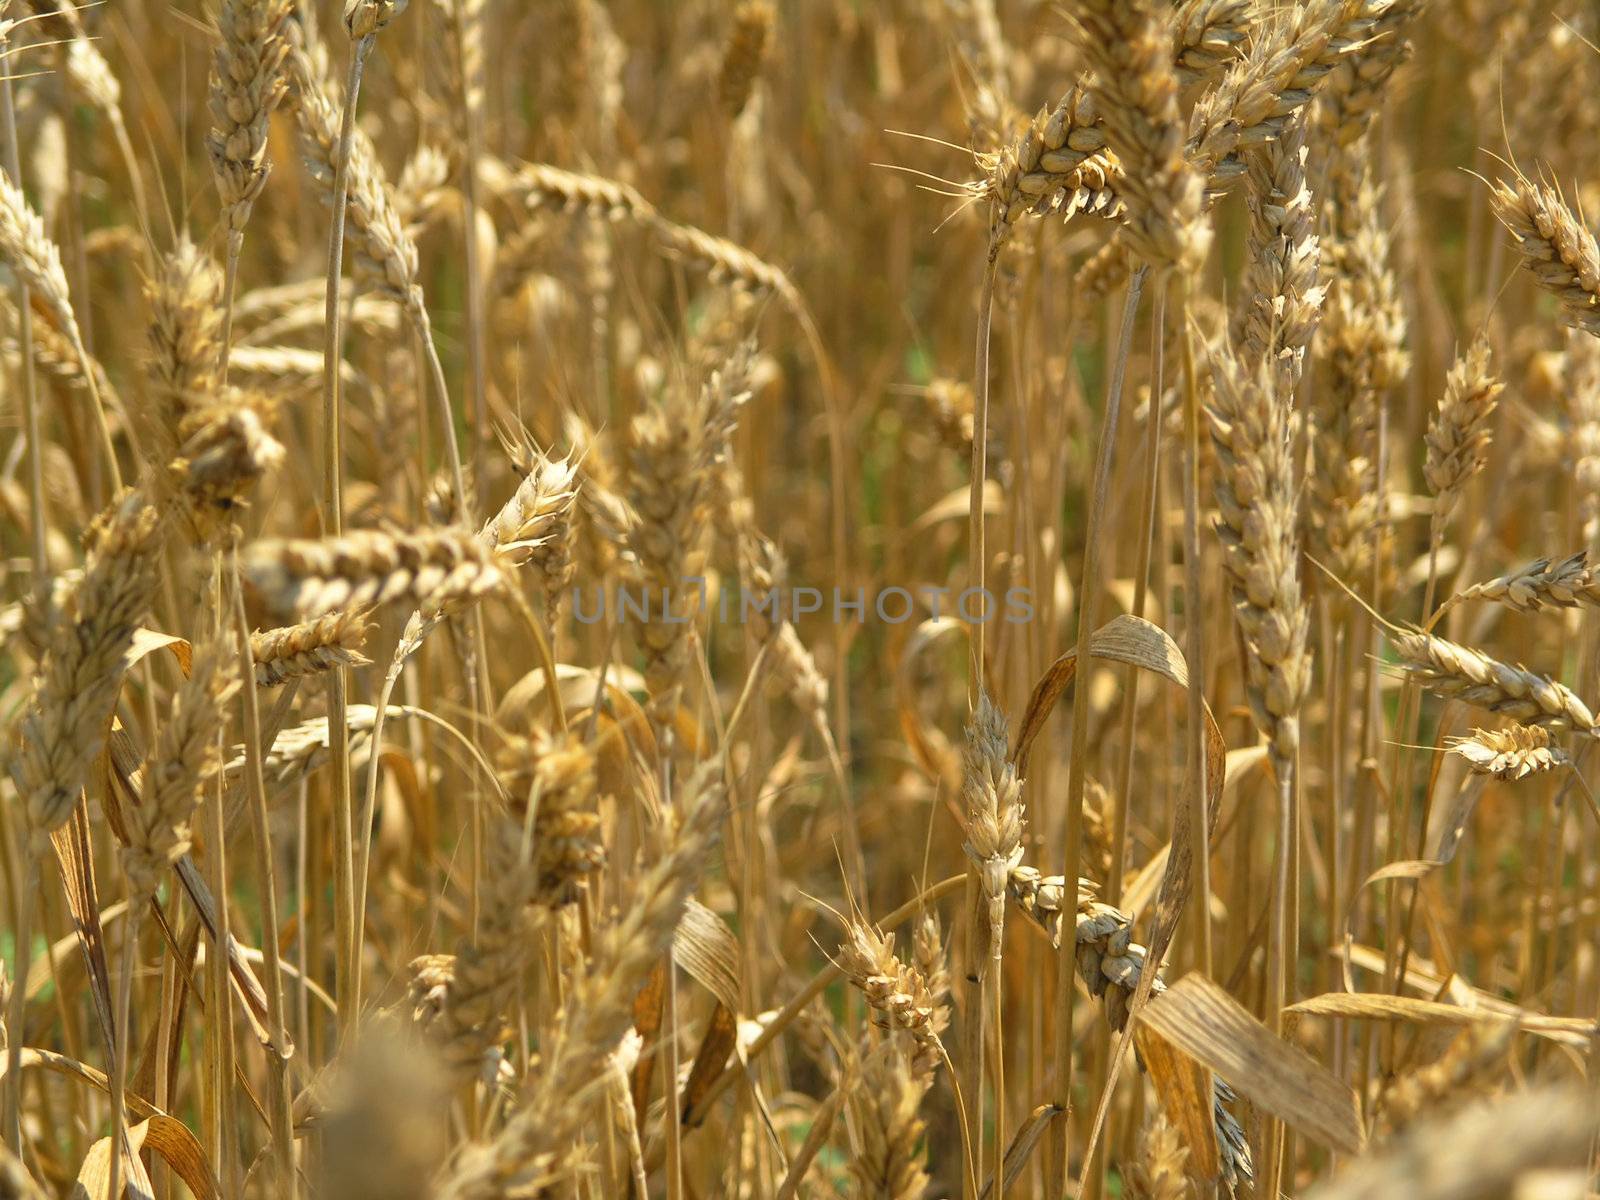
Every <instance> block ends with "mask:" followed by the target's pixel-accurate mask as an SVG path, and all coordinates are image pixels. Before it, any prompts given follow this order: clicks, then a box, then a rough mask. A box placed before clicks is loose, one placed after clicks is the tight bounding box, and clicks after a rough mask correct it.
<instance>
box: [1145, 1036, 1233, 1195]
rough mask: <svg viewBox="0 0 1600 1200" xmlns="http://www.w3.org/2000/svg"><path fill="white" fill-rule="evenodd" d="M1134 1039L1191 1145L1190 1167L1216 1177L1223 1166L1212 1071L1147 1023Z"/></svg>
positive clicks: (1171, 1118) (1165, 1104)
mask: <svg viewBox="0 0 1600 1200" xmlns="http://www.w3.org/2000/svg"><path fill="white" fill-rule="evenodd" d="M1134 1040H1135V1042H1136V1043H1137V1044H1138V1047H1139V1056H1140V1058H1141V1059H1142V1060H1143V1061H1144V1067H1145V1071H1146V1073H1147V1074H1148V1075H1149V1077H1150V1081H1151V1083H1153V1084H1155V1089H1156V1095H1157V1096H1158V1097H1160V1100H1161V1107H1162V1109H1163V1111H1165V1112H1166V1114H1167V1120H1169V1121H1171V1122H1172V1124H1173V1126H1174V1127H1175V1128H1176V1129H1177V1131H1178V1135H1179V1136H1180V1137H1181V1138H1183V1144H1184V1146H1186V1147H1187V1148H1188V1151H1189V1155H1188V1162H1189V1164H1190V1169H1191V1170H1192V1171H1193V1172H1194V1174H1195V1176H1196V1177H1197V1178H1200V1179H1215V1178H1216V1177H1217V1175H1218V1174H1219V1173H1220V1171H1221V1169H1222V1167H1221V1163H1220V1161H1219V1159H1218V1156H1217V1131H1216V1116H1215V1113H1214V1110H1213V1106H1214V1104H1215V1101H1214V1099H1213V1088H1212V1080H1211V1072H1210V1071H1208V1070H1206V1069H1205V1067H1203V1066H1202V1065H1201V1064H1200V1063H1199V1062H1197V1061H1196V1060H1195V1059H1194V1058H1192V1057H1190V1056H1189V1055H1188V1054H1185V1053H1183V1052H1181V1051H1180V1050H1179V1049H1178V1048H1177V1047H1176V1046H1174V1045H1173V1044H1172V1043H1171V1042H1169V1041H1167V1040H1166V1039H1165V1038H1162V1037H1158V1036H1156V1035H1155V1034H1154V1033H1152V1032H1151V1031H1150V1030H1149V1029H1148V1028H1146V1027H1145V1026H1143V1025H1141V1026H1140V1027H1139V1028H1137V1029H1136V1030H1135V1031H1134Z"/></svg>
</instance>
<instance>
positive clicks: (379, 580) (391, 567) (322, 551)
mask: <svg viewBox="0 0 1600 1200" xmlns="http://www.w3.org/2000/svg"><path fill="white" fill-rule="evenodd" d="M243 567H244V572H245V577H246V578H247V579H249V580H250V582H251V583H252V584H254V585H255V587H256V588H257V589H258V590H259V591H260V592H261V594H262V596H263V597H264V598H265V599H266V600H267V602H268V603H269V604H270V605H272V606H273V607H274V608H275V609H277V610H278V611H281V612H295V613H299V614H301V615H303V616H308V617H315V616H321V615H322V614H324V613H329V612H333V611H335V610H338V609H353V608H372V607H376V606H377V605H380V604H387V603H390V602H391V601H396V600H403V601H405V602H406V603H409V604H412V605H414V606H416V607H420V608H442V607H443V606H444V605H446V604H448V603H450V602H451V601H454V600H458V599H463V598H470V597H475V596H481V595H483V594H484V593H486V592H489V591H491V590H493V589H494V588H495V587H496V586H497V585H498V584H499V582H500V570H499V567H498V566H497V565H496V560H495V557H494V555H493V553H492V552H491V551H490V550H489V549H488V548H487V547H486V546H484V544H483V543H482V542H481V541H479V540H478V539H477V538H475V537H473V536H472V535H470V534H468V533H465V532H461V531H457V530H450V529H430V530H422V531H418V532H416V533H409V534H387V533H379V532H377V531H376V530H359V531H357V532H355V533H351V534H347V535H346V536H344V537H342V538H327V539H325V540H323V541H306V540H295V539H267V540H264V541H259V542H255V543H253V544H251V545H250V546H249V547H247V548H246V550H245V554H244V559H243Z"/></svg>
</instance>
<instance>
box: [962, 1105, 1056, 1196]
mask: <svg viewBox="0 0 1600 1200" xmlns="http://www.w3.org/2000/svg"><path fill="white" fill-rule="evenodd" d="M1060 1115H1061V1110H1060V1109H1059V1108H1057V1107H1056V1106H1055V1105H1054V1104H1041V1105H1039V1107H1038V1108H1036V1109H1034V1110H1033V1112H1031V1113H1030V1114H1028V1119H1027V1120H1026V1121H1024V1122H1023V1123H1022V1127H1021V1128H1020V1129H1018V1130H1017V1132H1016V1136H1014V1137H1013V1138H1012V1139H1011V1145H1009V1146H1007V1147H1006V1156H1005V1160H1004V1163H1005V1177H1004V1179H1003V1180H1002V1183H1003V1188H1004V1190H1006V1191H1009V1190H1010V1189H1011V1188H1012V1187H1013V1186H1014V1185H1015V1184H1016V1182H1017V1178H1018V1177H1019V1176H1020V1175H1021V1174H1022V1169H1023V1168H1024V1167H1026V1166H1027V1165H1028V1160H1029V1159H1030V1158H1032V1157H1033V1151H1034V1148H1035V1147H1036V1146H1038V1144H1039V1142H1040V1141H1041V1140H1042V1139H1043V1137H1044V1135H1045V1131H1046V1130H1048V1129H1049V1128H1050V1122H1051V1121H1053V1120H1055V1119H1056V1118H1057V1117H1059V1116H1060ZM992 1195H994V1176H993V1175H991V1176H989V1179H988V1182H986V1183H985V1184H984V1185H983V1192H982V1193H981V1194H980V1196H979V1197H978V1200H989V1197H990V1196H992Z"/></svg>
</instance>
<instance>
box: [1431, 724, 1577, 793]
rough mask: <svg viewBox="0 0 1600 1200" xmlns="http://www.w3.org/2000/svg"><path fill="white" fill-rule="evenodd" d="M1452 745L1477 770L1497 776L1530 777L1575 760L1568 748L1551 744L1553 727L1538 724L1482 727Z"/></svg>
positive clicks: (1509, 777) (1457, 739) (1455, 751)
mask: <svg viewBox="0 0 1600 1200" xmlns="http://www.w3.org/2000/svg"><path fill="white" fill-rule="evenodd" d="M1449 745H1450V750H1451V752H1452V753H1455V754H1459V755H1460V756H1461V757H1462V758H1464V759H1466V760H1467V762H1468V763H1470V764H1471V766H1472V769H1473V770H1474V771H1476V772H1478V773H1479V774H1480V775H1493V776H1494V777H1495V778H1496V779H1506V780H1517V779H1526V778H1527V777H1528V776H1529V775H1539V774H1542V773H1543V772H1545V771H1552V770H1554V769H1555V768H1557V767H1561V766H1566V765H1567V764H1568V763H1569V762H1570V761H1571V760H1570V759H1569V758H1568V757H1567V754H1566V752H1565V751H1564V750H1562V749H1561V748H1560V747H1559V746H1553V745H1551V744H1550V731H1549V730H1547V729H1544V728H1542V727H1541V726H1538V725H1512V726H1510V727H1509V728H1507V729H1478V730H1474V731H1473V733H1472V736H1471V737H1464V738H1456V739H1454V740H1453V741H1451V742H1450V743H1449Z"/></svg>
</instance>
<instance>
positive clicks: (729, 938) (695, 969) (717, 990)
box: [672, 897, 740, 1013]
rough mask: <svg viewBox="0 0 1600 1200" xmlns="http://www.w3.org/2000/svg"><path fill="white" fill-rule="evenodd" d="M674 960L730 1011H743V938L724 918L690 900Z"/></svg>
mask: <svg viewBox="0 0 1600 1200" xmlns="http://www.w3.org/2000/svg"><path fill="white" fill-rule="evenodd" d="M672 961H673V962H675V963H677V964H678V966H680V967H682V968H683V969H684V970H685V971H687V972H688V973H689V975H690V976H691V977H692V978H693V979H694V980H695V981H696V982H697V983H699V984H700V985H701V986H702V987H704V988H705V989H706V991H708V992H710V993H711V994H712V995H713V996H715V997H716V998H717V1000H718V1002H719V1003H721V1004H722V1005H723V1007H725V1008H727V1009H728V1010H729V1011H731V1012H734V1013H737V1012H738V1011H739V991H740V988H739V939H738V938H736V937H734V936H733V930H731V929H729V928H728V926H727V924H726V923H725V922H724V921H723V919H722V918H721V917H719V916H717V914H716V913H714V912H712V911H711V910H710V909H709V908H707V907H706V906H705V905H704V904H701V903H700V902H699V901H698V900H695V899H693V898H692V897H691V898H690V900H689V902H688V904H687V905H685V907H684V910H683V919H682V920H681V921H679V923H678V927H677V929H675V930H674V931H673V934H672Z"/></svg>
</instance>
